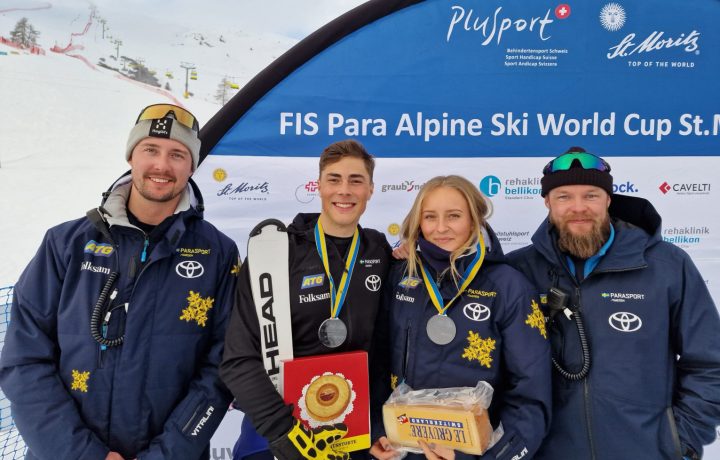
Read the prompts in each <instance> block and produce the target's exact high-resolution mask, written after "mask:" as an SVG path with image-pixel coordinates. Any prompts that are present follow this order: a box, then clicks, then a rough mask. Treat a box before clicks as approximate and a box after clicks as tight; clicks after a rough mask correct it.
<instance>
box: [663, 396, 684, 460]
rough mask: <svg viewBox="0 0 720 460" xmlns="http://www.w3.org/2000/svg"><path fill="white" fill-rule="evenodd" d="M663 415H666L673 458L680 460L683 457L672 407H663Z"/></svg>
mask: <svg viewBox="0 0 720 460" xmlns="http://www.w3.org/2000/svg"><path fill="white" fill-rule="evenodd" d="M665 416H666V417H667V423H668V427H670V437H671V438H672V444H673V448H674V455H675V458H677V459H678V460H681V459H682V458H683V455H682V446H681V444H680V435H679V434H678V430H677V424H676V423H675V413H674V412H673V410H672V407H668V408H667V409H665Z"/></svg>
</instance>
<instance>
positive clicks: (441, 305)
mask: <svg viewBox="0 0 720 460" xmlns="http://www.w3.org/2000/svg"><path fill="white" fill-rule="evenodd" d="M478 239H479V241H478V243H477V246H476V247H475V258H474V259H473V261H472V262H471V263H470V265H468V267H467V269H465V273H463V275H462V280H463V282H462V284H461V285H460V289H458V292H457V294H455V297H453V298H452V300H450V302H448V303H447V305H446V304H445V301H444V300H443V298H442V295H441V294H440V290H439V289H438V287H437V284H435V281H434V280H433V279H432V277H430V276H428V274H427V269H426V268H425V265H424V264H423V263H422V262H420V270H421V271H422V276H423V281H425V288H426V289H427V292H428V295H429V296H430V300H431V301H432V303H433V305H435V309H436V310H437V311H438V315H443V316H445V315H446V313H445V312H446V311H447V309H448V308H450V306H451V305H452V303H453V302H455V300H456V299H457V298H458V297H460V294H462V293H463V292H464V291H465V289H467V287H468V286H469V285H470V283H471V282H472V280H473V279H474V278H475V275H477V272H478V271H479V270H480V266H481V265H482V263H483V260H485V240H483V236H482V233H481V234H479V235H478Z"/></svg>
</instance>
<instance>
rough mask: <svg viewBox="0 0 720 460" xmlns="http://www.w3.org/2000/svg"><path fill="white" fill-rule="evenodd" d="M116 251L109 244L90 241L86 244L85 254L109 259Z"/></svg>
mask: <svg viewBox="0 0 720 460" xmlns="http://www.w3.org/2000/svg"><path fill="white" fill-rule="evenodd" d="M113 251H114V249H113V247H112V246H111V245H110V244H109V243H98V242H96V241H95V240H90V241H88V242H87V243H85V251H84V252H85V254H94V255H96V256H102V257H109V256H110V254H112V253H113Z"/></svg>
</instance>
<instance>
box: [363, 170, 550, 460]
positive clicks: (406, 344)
mask: <svg viewBox="0 0 720 460" xmlns="http://www.w3.org/2000/svg"><path fill="white" fill-rule="evenodd" d="M488 215H489V207H488V203H487V201H486V200H485V198H484V197H483V195H482V194H481V193H480V192H479V191H478V189H477V188H476V187H475V186H473V184H471V183H470V182H469V181H468V180H467V179H465V178H463V177H460V176H439V177H435V178H433V179H431V180H429V181H428V182H427V183H426V184H425V185H424V186H423V188H422V189H421V190H420V192H419V193H418V196H417V198H416V199H415V203H414V204H413V206H412V208H411V209H410V212H409V213H408V215H407V217H406V218H405V220H404V221H403V228H402V235H403V239H404V240H405V244H406V247H407V248H408V250H409V254H408V257H407V260H405V261H404V262H403V263H399V264H396V265H395V267H394V268H393V269H392V270H391V273H390V276H389V280H388V284H387V286H388V288H389V289H390V290H391V291H390V292H389V293H388V295H387V296H386V301H385V303H384V305H383V307H382V311H381V314H384V315H387V318H386V321H385V323H386V325H387V327H388V329H389V330H388V331H386V333H384V334H382V335H384V336H385V337H387V338H388V339H387V340H388V342H389V343H387V344H385V345H384V346H386V347H387V348H386V349H387V351H388V353H387V355H388V357H389V361H390V362H389V363H388V367H389V370H390V375H389V376H388V377H389V382H385V384H384V386H383V387H381V388H377V387H376V388H375V389H374V390H373V392H374V404H375V405H376V406H377V405H379V403H380V402H382V401H384V400H385V399H386V398H387V396H388V394H389V392H390V391H391V389H392V388H394V386H395V385H396V384H397V383H401V382H404V383H406V384H408V385H409V386H410V387H412V388H413V389H416V390H417V389H425V388H444V387H458V386H469V387H474V386H475V385H476V384H477V382H478V381H480V380H484V381H486V382H488V383H490V384H491V385H492V386H493V388H494V390H495V391H494V396H493V401H492V404H491V406H490V410H489V413H490V419H491V423H492V425H493V427H497V426H498V425H499V424H500V423H502V426H503V430H504V435H503V436H502V438H501V439H500V440H499V441H498V442H497V443H496V444H495V445H494V446H493V447H492V448H491V449H489V450H488V451H487V452H486V453H485V455H483V456H482V458H483V459H502V460H511V459H513V458H515V459H519V458H523V459H525V460H527V459H530V458H532V455H533V454H534V453H535V451H536V449H537V448H538V446H539V445H540V441H541V440H542V438H543V437H544V436H545V433H546V430H547V427H548V422H549V415H550V401H551V390H550V388H551V381H550V378H551V370H550V362H551V361H550V353H549V346H548V343H547V340H546V331H545V320H544V317H543V315H542V313H541V312H540V309H539V304H538V301H537V299H535V298H533V294H532V293H533V290H532V288H531V286H530V285H529V283H528V282H527V281H526V279H525V278H524V277H523V275H522V274H520V273H519V272H518V271H516V270H514V269H513V268H511V267H510V266H509V265H507V264H506V263H505V257H504V255H503V252H502V249H501V247H500V243H499V241H498V239H497V238H496V236H495V233H494V232H493V231H492V229H491V228H490V226H489V225H488V224H487V222H486V220H485V219H486V218H487V216H488ZM412 249H414V250H412ZM374 428H375V431H374V432H373V436H374V438H375V439H377V441H376V442H375V443H374V445H373V448H372V449H371V451H370V452H371V454H372V455H373V456H375V457H376V458H378V459H381V460H386V459H389V458H392V457H394V456H395V455H396V454H397V452H396V451H395V450H393V449H392V447H391V446H390V444H389V442H388V441H387V439H386V438H385V437H383V436H380V434H382V433H384V432H383V431H382V428H381V425H379V424H377V423H376V424H375V426H374ZM431 447H432V446H431ZM425 453H426V456H427V457H428V458H433V459H434V458H435V457H441V458H448V454H447V453H446V452H442V451H439V450H437V449H436V450H435V451H434V452H433V451H431V450H430V451H429V450H428V449H427V448H425ZM450 456H451V455H450ZM411 457H412V454H411ZM455 457H456V458H469V457H472V456H470V455H467V454H463V453H461V452H456V453H455Z"/></svg>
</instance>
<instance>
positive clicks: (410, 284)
mask: <svg viewBox="0 0 720 460" xmlns="http://www.w3.org/2000/svg"><path fill="white" fill-rule="evenodd" d="M420 283H422V280H420V278H411V277H409V276H406V277H405V278H403V279H402V281H400V283H399V286H402V287H404V288H406V289H413V288H416V287H418V286H419V285H420Z"/></svg>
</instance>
